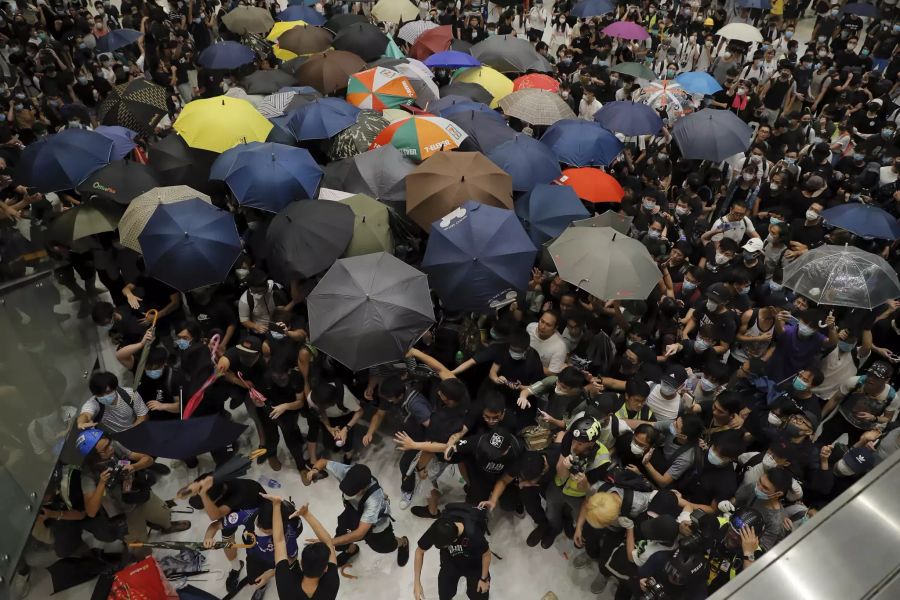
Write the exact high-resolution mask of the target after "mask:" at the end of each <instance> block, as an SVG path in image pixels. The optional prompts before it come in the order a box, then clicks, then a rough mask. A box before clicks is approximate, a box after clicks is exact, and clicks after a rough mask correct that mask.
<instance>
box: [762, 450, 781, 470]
mask: <svg viewBox="0 0 900 600" xmlns="http://www.w3.org/2000/svg"><path fill="white" fill-rule="evenodd" d="M762 464H763V467H765V468H766V469H774V468H775V467H777V466H778V462H776V460H775V457H774V456H772V455H771V454H769V453H768V452H766V455H765V456H763V459H762Z"/></svg>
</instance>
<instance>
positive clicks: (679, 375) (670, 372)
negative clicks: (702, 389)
mask: <svg viewBox="0 0 900 600" xmlns="http://www.w3.org/2000/svg"><path fill="white" fill-rule="evenodd" d="M662 381H663V382H666V383H670V384H671V385H673V386H675V387H681V386H682V385H683V384H684V382H685V381H687V371H686V370H685V368H684V367H682V366H681V365H674V364H673V365H669V366H668V368H667V369H666V370H665V372H664V373H663V376H662Z"/></svg>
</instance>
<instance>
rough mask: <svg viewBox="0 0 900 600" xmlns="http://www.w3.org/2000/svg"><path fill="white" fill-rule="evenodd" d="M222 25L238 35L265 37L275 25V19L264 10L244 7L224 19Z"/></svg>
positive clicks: (239, 7)
mask: <svg viewBox="0 0 900 600" xmlns="http://www.w3.org/2000/svg"><path fill="white" fill-rule="evenodd" d="M222 23H224V24H225V27H227V28H228V30H229V31H231V32H232V33H236V34H238V35H247V34H248V33H254V34H256V35H265V34H267V33H269V30H271V29H272V27H273V26H274V25H275V19H273V18H272V15H271V14H269V11H267V10H266V9H264V8H260V7H258V6H246V5H242V6H238V7H237V8H235V9H234V10H232V11H231V12H229V13H228V14H226V15H225V16H224V17H222Z"/></svg>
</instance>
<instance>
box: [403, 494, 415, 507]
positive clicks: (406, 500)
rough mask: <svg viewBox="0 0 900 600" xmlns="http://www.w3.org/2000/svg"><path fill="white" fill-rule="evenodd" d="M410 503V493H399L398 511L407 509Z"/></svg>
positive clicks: (411, 499) (411, 498)
mask: <svg viewBox="0 0 900 600" xmlns="http://www.w3.org/2000/svg"><path fill="white" fill-rule="evenodd" d="M412 501H413V493H412V492H400V510H406V509H407V508H409V505H410V504H412Z"/></svg>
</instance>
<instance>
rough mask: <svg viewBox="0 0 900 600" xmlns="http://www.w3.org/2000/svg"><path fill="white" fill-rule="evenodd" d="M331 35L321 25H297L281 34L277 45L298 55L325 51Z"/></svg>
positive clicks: (329, 43) (329, 45)
mask: <svg viewBox="0 0 900 600" xmlns="http://www.w3.org/2000/svg"><path fill="white" fill-rule="evenodd" d="M332 39H333V36H332V35H331V32H330V31H328V30H327V29H324V28H322V27H313V26H311V25H297V26H296V27H292V28H290V29H288V30H287V31H285V32H284V33H282V34H281V36H280V37H279V38H278V46H279V47H280V48H282V49H283V50H287V51H288V52H292V53H293V54H296V55H298V56H309V55H310V54H316V53H318V52H325V51H326V50H328V49H329V48H330V47H331V41H332Z"/></svg>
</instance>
